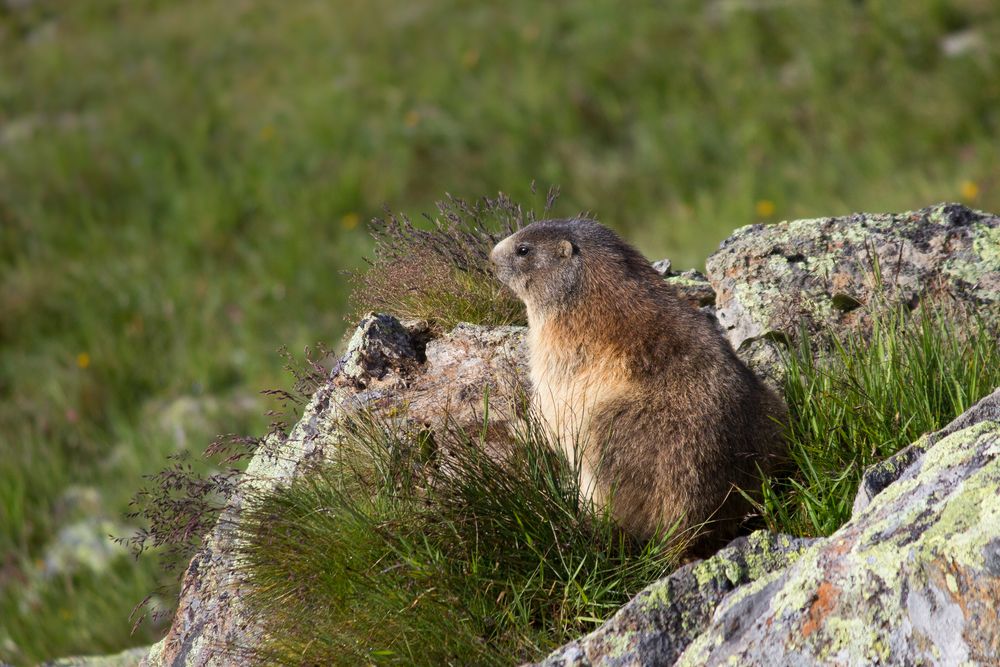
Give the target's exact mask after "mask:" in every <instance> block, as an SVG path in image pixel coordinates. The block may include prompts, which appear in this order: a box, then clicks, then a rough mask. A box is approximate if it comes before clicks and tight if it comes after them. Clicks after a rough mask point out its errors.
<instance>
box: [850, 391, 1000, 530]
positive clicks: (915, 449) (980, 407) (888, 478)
mask: <svg viewBox="0 0 1000 667" xmlns="http://www.w3.org/2000/svg"><path fill="white" fill-rule="evenodd" d="M982 421H995V422H1000V402H998V401H980V402H979V403H977V404H976V405H974V406H972V408H970V409H969V410H967V411H966V412H964V413H962V414H961V415H959V416H958V417H957V418H956V419H955V420H953V421H952V422H951V423H950V424H948V425H947V426H945V427H944V428H943V429H941V430H940V431H935V432H933V433H927V434H925V435H924V436H923V437H921V438H920V439H919V440H917V441H916V442H914V443H913V444H912V445H910V446H908V447H906V448H904V449H902V450H900V451H898V452H896V453H895V454H893V455H892V456H890V457H889V458H887V459H886V460H884V461H880V462H879V463H876V464H875V465H873V466H870V467H869V468H868V469H867V470H865V473H864V476H863V477H862V479H861V484H860V485H859V486H858V493H857V495H856V496H855V497H854V506H853V508H852V510H851V512H852V514H857V513H858V512H860V511H861V510H863V509H865V508H866V507H868V504H869V503H871V501H872V498H874V497H875V496H877V495H878V494H879V493H881V492H882V490H883V489H885V488H886V487H887V486H889V485H890V484H892V483H893V482H895V481H896V480H897V479H899V478H900V477H902V475H903V473H904V472H906V470H907V469H908V468H909V467H910V466H911V465H913V462H914V461H916V460H917V459H919V458H920V456H921V455H923V453H924V452H926V451H927V450H928V449H930V448H931V445H934V444H936V443H937V442H938V441H939V440H941V439H943V438H945V437H947V436H949V435H951V434H952V433H955V432H956V431H961V430H962V429H964V428H967V427H968V426H970V425H973V424H978V423H979V422H982ZM998 493H1000V489H998Z"/></svg>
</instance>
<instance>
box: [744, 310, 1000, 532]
mask: <svg viewBox="0 0 1000 667" xmlns="http://www.w3.org/2000/svg"><path fill="white" fill-rule="evenodd" d="M872 317H873V329H872V334H871V336H870V337H867V338H865V337H861V336H859V335H856V334H841V335H833V334H827V336H826V340H825V341H810V340H809V339H808V338H807V337H806V336H801V342H800V343H799V346H798V348H797V349H794V350H792V351H791V352H790V354H789V356H788V359H787V368H788V376H787V381H786V385H785V398H786V401H787V402H788V406H789V411H790V426H789V439H790V447H791V454H792V458H793V460H794V463H795V473H794V475H793V476H792V477H791V479H789V480H769V481H768V482H766V483H765V484H764V502H763V506H762V508H761V509H762V513H763V515H764V518H765V520H766V521H767V524H768V526H769V527H770V528H771V529H772V530H778V531H781V532H786V533H792V534H795V535H829V534H830V533H832V532H834V531H835V530H837V528H839V527H840V526H841V525H843V523H844V522H846V521H847V520H848V519H849V518H850V515H851V507H852V505H853V502H854V496H855V494H856V492H857V489H858V485H859V483H860V481H861V477H862V475H863V473H864V471H865V469H866V468H867V467H868V466H870V465H872V464H874V463H876V462H878V461H881V460H883V459H885V458H886V457H888V456H891V455H892V454H894V453H896V452H897V451H899V450H900V449H902V448H903V447H906V446H907V445H909V444H910V443H912V442H914V441H916V440H917V439H918V438H919V437H920V436H921V435H923V434H925V433H929V432H931V431H935V430H937V429H940V428H942V427H943V426H945V425H946V424H947V423H948V422H949V421H951V420H952V419H954V418H955V417H957V416H958V415H960V414H961V413H962V412H964V411H965V410H967V409H968V408H969V407H971V406H972V405H973V404H974V403H975V402H976V401H978V400H979V399H981V398H983V397H984V396H986V395H987V394H989V393H990V392H991V391H993V389H995V388H996V387H998V386H1000V348H998V346H997V337H996V334H995V332H993V331H992V330H991V329H990V328H989V327H988V326H987V325H985V324H984V323H983V322H982V321H981V320H979V319H977V318H975V317H974V316H971V315H968V314H963V313H961V312H957V311H955V310H954V309H949V310H945V309H942V308H940V307H939V308H936V309H935V308H934V307H933V306H925V307H923V308H921V309H920V310H919V311H917V312H916V313H910V312H908V311H904V310H883V311H880V312H877V313H873V316H872ZM822 350H829V351H828V352H823V351H822Z"/></svg>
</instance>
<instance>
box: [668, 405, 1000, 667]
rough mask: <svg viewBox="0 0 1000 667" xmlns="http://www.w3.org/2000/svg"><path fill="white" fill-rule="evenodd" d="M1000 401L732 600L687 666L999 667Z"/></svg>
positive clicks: (688, 654) (685, 658)
mask: <svg viewBox="0 0 1000 667" xmlns="http://www.w3.org/2000/svg"><path fill="white" fill-rule="evenodd" d="M998 411H1000V390H998V391H996V392H994V393H993V394H992V395H991V396H989V397H988V398H986V399H984V400H983V402H982V403H981V404H980V406H979V409H978V410H977V411H976V412H974V413H973V414H974V415H975V418H973V419H966V420H965V421H964V427H963V428H961V429H960V430H955V431H953V432H952V433H951V434H950V435H947V436H946V437H944V438H942V439H941V440H939V441H938V442H937V443H935V444H934V445H933V446H931V447H930V448H929V449H927V451H926V452H925V453H924V454H923V455H922V456H920V457H919V458H918V459H917V460H916V461H915V462H914V463H913V464H912V465H911V466H909V467H908V468H907V469H906V471H905V472H904V473H903V474H902V475H901V476H900V478H899V479H898V480H897V481H896V482H894V483H892V484H891V485H889V486H888V487H887V488H886V489H885V490H884V491H882V492H881V493H880V494H878V495H877V496H875V498H874V499H873V500H872V501H871V503H870V504H869V505H868V506H867V507H865V508H864V509H863V510H861V512H859V513H858V514H857V515H856V516H854V517H853V518H852V519H851V521H849V522H848V523H847V524H846V525H844V526H843V527H842V528H841V529H840V530H838V531H837V532H836V533H834V534H833V535H832V536H830V537H829V538H827V539H825V540H822V541H821V542H819V543H817V544H816V545H814V546H812V547H811V548H809V549H808V550H806V552H805V553H804V554H803V555H802V556H801V557H800V558H799V559H798V560H797V561H796V562H795V563H794V564H793V565H791V566H790V567H788V568H786V569H784V570H781V571H779V572H775V573H772V574H770V575H767V576H764V577H761V578H760V579H758V580H757V581H755V582H754V583H752V584H751V585H749V586H746V587H744V588H741V589H739V590H737V591H736V592H734V593H733V594H732V595H730V596H729V597H727V598H726V599H725V600H724V601H723V602H722V604H721V605H720V606H719V608H718V609H717V610H716V612H715V614H714V616H713V618H712V623H711V624H710V625H709V626H708V627H707V628H706V629H705V631H704V632H703V633H702V634H701V635H700V636H699V637H698V638H697V639H696V640H695V641H694V642H693V643H692V644H691V646H689V647H688V649H687V650H686V651H685V652H684V653H683V654H682V655H681V657H680V660H679V661H678V663H677V664H679V665H706V664H707V665H718V664H743V665H763V664H819V663H834V664H845V665H861V664H879V663H881V664H886V663H889V662H892V663H895V664H908V665H930V664H946V665H960V664H979V665H982V664H997V660H998V656H1000V632H998V628H1000V615H998V613H1000V612H998V607H997V600H1000V493H998V490H1000V421H997V420H996V419H995V417H996V415H997V413H998Z"/></svg>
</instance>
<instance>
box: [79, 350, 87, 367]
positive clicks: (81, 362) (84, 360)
mask: <svg viewBox="0 0 1000 667" xmlns="http://www.w3.org/2000/svg"><path fill="white" fill-rule="evenodd" d="M76 365H77V366H79V367H80V368H87V367H88V366H90V355H89V354H87V353H86V352H81V353H80V354H78V355H76Z"/></svg>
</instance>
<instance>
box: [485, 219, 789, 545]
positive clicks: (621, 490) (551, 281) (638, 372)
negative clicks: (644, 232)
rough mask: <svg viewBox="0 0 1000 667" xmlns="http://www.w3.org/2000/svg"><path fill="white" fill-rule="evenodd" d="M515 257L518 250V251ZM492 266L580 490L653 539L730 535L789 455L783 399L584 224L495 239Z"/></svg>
mask: <svg viewBox="0 0 1000 667" xmlns="http://www.w3.org/2000/svg"><path fill="white" fill-rule="evenodd" d="M519 247H520V248H521V251H523V254H519V252H518V248H519ZM491 258H492V260H493V262H494V264H495V266H496V270H497V275H498V277H499V278H500V280H501V281H503V282H504V283H505V284H507V285H508V286H509V287H510V288H511V289H512V290H513V291H514V292H515V293H516V294H517V295H518V296H519V297H520V298H521V299H522V300H523V301H524V302H525V305H526V306H527V312H528V324H529V349H530V369H531V376H532V383H533V385H534V396H535V401H536V404H537V406H538V409H539V410H540V412H541V414H542V417H543V419H544V420H545V421H546V423H547V425H548V427H549V429H550V430H551V431H552V433H553V435H554V436H555V437H556V438H557V440H558V441H559V442H560V443H561V445H562V447H563V448H564V449H565V450H566V452H567V454H568V455H569V457H570V460H571V461H574V460H575V457H576V456H577V455H580V456H582V460H581V461H580V462H579V465H580V468H581V476H582V491H583V493H584V495H585V496H587V497H589V498H592V499H593V500H594V501H595V502H596V503H597V504H598V505H604V504H605V503H606V502H607V501H608V499H609V498H611V505H612V512H613V515H614V517H615V519H616V521H617V522H618V523H619V524H620V525H621V526H622V527H623V528H625V529H626V530H627V531H628V532H630V533H631V534H633V535H635V536H637V537H640V538H649V537H652V536H653V535H655V534H657V533H658V532H659V531H662V530H664V529H668V528H670V527H671V526H673V525H674V524H675V523H676V524H677V525H678V527H679V529H680V530H681V531H688V530H697V529H698V527H699V526H702V524H704V530H705V531H706V533H705V536H704V537H703V538H702V539H700V540H699V542H700V543H701V544H702V545H705V544H712V545H713V546H714V545H715V544H718V543H719V542H721V541H722V540H725V539H728V538H730V537H732V536H733V535H734V534H735V533H736V531H737V528H738V526H739V524H740V521H741V520H742V519H743V518H744V517H745V516H746V514H747V513H748V511H749V509H750V508H749V504H748V503H747V502H746V500H745V499H744V498H743V497H742V496H741V495H740V493H739V492H738V491H737V490H736V489H737V488H740V489H744V490H746V491H748V492H750V493H751V494H752V493H753V491H754V489H757V488H759V476H758V467H759V468H760V469H762V470H764V471H769V470H772V469H773V468H774V466H775V465H776V464H777V463H779V462H780V461H782V460H783V459H784V457H785V444H784V440H783V437H782V434H781V427H780V426H779V423H778V422H781V423H783V422H784V421H785V418H786V410H785V406H784V404H783V402H782V401H781V399H780V398H778V396H776V395H775V394H774V393H773V392H772V391H770V390H769V389H768V388H767V387H766V386H765V385H763V384H762V383H761V382H760V381H759V380H758V379H757V378H756V377H755V376H754V374H753V373H752V372H751V371H750V370H749V369H748V368H747V367H746V365H744V364H743V362H742V361H740V359H739V358H738V357H737V356H736V354H735V353H734V352H733V350H732V348H731V347H730V345H729V343H728V342H727V341H726V340H725V338H724V337H723V336H722V335H721V333H720V332H719V331H718V330H717V329H716V327H715V326H714V324H713V323H712V322H711V320H710V319H709V318H708V316H707V315H706V314H704V313H702V312H700V311H698V310H695V309H694V308H692V307H691V306H689V305H688V304H686V303H684V302H683V301H681V300H680V299H679V298H678V296H677V295H676V293H675V292H674V289H673V288H672V287H671V286H669V285H668V284H667V283H665V282H664V281H663V279H662V278H661V277H660V276H659V275H658V274H657V273H656V271H655V270H654V269H653V268H652V267H651V266H650V264H649V262H648V261H647V260H646V259H645V258H644V257H643V256H642V255H641V254H639V252H638V251H636V250H635V249H634V248H632V247H631V246H630V245H628V244H627V243H626V242H625V241H623V240H622V239H621V238H619V237H618V236H617V235H616V234H614V232H612V231H611V230H609V229H607V228H606V227H604V226H602V225H600V224H599V223H597V222H594V221H592V220H547V221H541V222H536V223H534V224H532V225H529V226H527V227H525V228H524V229H522V230H521V231H519V232H517V233H516V234H514V235H512V236H510V237H508V238H507V239H505V240H504V241H502V242H500V243H499V244H497V246H496V248H494V250H493V253H492V255H491Z"/></svg>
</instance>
